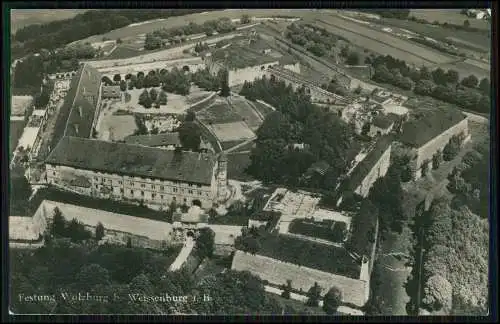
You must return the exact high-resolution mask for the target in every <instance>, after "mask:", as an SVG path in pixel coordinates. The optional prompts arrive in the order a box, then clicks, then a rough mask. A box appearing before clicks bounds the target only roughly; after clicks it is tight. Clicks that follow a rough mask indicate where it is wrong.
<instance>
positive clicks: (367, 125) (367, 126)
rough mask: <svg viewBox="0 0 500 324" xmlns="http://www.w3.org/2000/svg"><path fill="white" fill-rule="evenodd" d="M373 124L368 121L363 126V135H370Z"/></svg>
mask: <svg viewBox="0 0 500 324" xmlns="http://www.w3.org/2000/svg"><path fill="white" fill-rule="evenodd" d="M370 128H371V124H370V123H369V122H366V123H365V124H364V125H363V127H361V135H368V133H369V132H370Z"/></svg>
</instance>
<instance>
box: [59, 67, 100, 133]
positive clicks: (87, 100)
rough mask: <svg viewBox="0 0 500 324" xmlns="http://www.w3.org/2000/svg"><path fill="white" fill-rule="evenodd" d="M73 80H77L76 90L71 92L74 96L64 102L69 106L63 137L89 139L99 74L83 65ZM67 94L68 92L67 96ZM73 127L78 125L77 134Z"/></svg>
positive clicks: (98, 85)
mask: <svg viewBox="0 0 500 324" xmlns="http://www.w3.org/2000/svg"><path fill="white" fill-rule="evenodd" d="M75 78H76V79H77V81H76V86H77V89H76V91H75V92H71V93H72V94H73V93H74V96H73V97H70V98H68V99H69V100H68V101H66V98H65V100H64V104H65V105H66V104H67V105H70V106H71V108H70V109H71V111H70V113H69V118H68V120H67V123H66V128H65V131H64V136H78V137H84V138H89V137H90V134H91V133H92V123H93V121H94V115H95V112H96V108H97V101H98V96H99V87H100V84H101V73H99V71H97V70H96V69H95V68H93V67H92V66H90V65H89V64H84V65H83V67H82V68H80V70H79V71H78V73H77V75H76V76H75ZM71 86H74V85H73V84H72V85H71ZM69 93H70V92H69V91H68V95H69ZM80 107H81V113H82V114H81V115H80ZM61 109H62V108H61ZM75 125H78V132H76V129H75Z"/></svg>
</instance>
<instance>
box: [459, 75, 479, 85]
mask: <svg viewBox="0 0 500 324" xmlns="http://www.w3.org/2000/svg"><path fill="white" fill-rule="evenodd" d="M478 83H479V80H478V79H477V77H476V76H475V75H474V74H471V75H469V76H468V77H466V78H464V79H463V80H462V82H460V84H461V85H463V86H464V87H467V88H476V87H477V85H478Z"/></svg>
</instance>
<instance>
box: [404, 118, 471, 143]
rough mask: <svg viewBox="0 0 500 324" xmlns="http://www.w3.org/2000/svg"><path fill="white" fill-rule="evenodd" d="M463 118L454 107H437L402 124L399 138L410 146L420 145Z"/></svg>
mask: <svg viewBox="0 0 500 324" xmlns="http://www.w3.org/2000/svg"><path fill="white" fill-rule="evenodd" d="M465 118H466V116H465V115H464V114H463V113H462V112H460V111H459V110H456V109H446V110H445V109H437V110H436V111H434V112H433V113H431V114H429V115H427V116H424V117H422V118H420V119H418V120H413V121H410V122H407V123H406V124H404V126H403V133H402V134H401V137H400V139H399V140H400V141H401V142H402V143H404V144H407V145H410V146H414V147H421V146H422V145H424V144H425V143H427V142H429V141H430V140H432V139H433V138H435V137H436V136H438V135H439V134H441V133H443V132H444V131H445V130H447V129H449V128H451V127H452V126H455V125H456V124H458V123H459V122H461V121H462V120H464V119H465Z"/></svg>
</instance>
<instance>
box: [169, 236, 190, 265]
mask: <svg viewBox="0 0 500 324" xmlns="http://www.w3.org/2000/svg"><path fill="white" fill-rule="evenodd" d="M194 245H195V241H194V240H193V238H191V237H187V238H186V243H185V244H184V247H183V248H182V250H181V251H180V252H179V255H178V256H177V258H176V259H175V261H174V262H173V263H172V264H171V265H170V268H169V269H168V270H169V271H177V270H179V269H180V268H181V267H182V265H183V264H184V262H186V260H187V258H188V257H189V254H190V253H191V251H193V248H194Z"/></svg>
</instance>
